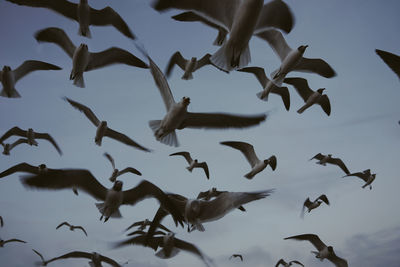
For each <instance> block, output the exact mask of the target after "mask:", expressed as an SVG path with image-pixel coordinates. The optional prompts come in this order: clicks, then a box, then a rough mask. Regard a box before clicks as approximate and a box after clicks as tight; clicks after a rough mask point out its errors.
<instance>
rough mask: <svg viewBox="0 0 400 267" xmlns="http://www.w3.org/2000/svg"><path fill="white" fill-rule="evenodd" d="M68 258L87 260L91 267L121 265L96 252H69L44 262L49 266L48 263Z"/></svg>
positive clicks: (116, 266)
mask: <svg viewBox="0 0 400 267" xmlns="http://www.w3.org/2000/svg"><path fill="white" fill-rule="evenodd" d="M68 258H86V259H89V260H90V262H89V265H90V266H92V267H101V266H102V265H101V263H102V262H105V263H108V264H110V265H111V266H115V267H120V266H121V265H120V264H119V263H118V262H116V261H115V260H113V259H111V258H108V257H106V256H103V255H101V254H99V253H97V252H92V253H89V252H83V251H73V252H69V253H67V254H64V255H61V256H58V257H55V258H52V259H50V260H48V261H45V263H46V264H49V263H50V262H53V261H57V260H62V259H68Z"/></svg>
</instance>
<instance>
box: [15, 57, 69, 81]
mask: <svg viewBox="0 0 400 267" xmlns="http://www.w3.org/2000/svg"><path fill="white" fill-rule="evenodd" d="M35 70H61V68H60V67H58V66H56V65H53V64H50V63H46V62H43V61H38V60H27V61H25V62H24V63H22V64H21V66H19V67H18V68H16V69H15V70H13V73H14V77H15V81H18V80H19V79H21V78H22V77H23V76H25V75H27V74H29V73H30V72H32V71H35Z"/></svg>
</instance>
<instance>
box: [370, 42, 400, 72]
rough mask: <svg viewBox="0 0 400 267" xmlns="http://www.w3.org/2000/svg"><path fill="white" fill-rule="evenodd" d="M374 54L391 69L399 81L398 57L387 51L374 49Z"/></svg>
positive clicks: (399, 63) (399, 57)
mask: <svg viewBox="0 0 400 267" xmlns="http://www.w3.org/2000/svg"><path fill="white" fill-rule="evenodd" d="M375 53H376V54H377V55H378V56H379V57H380V58H381V59H382V60H383V61H384V62H385V63H386V65H388V66H389V68H391V69H392V71H393V72H394V73H395V74H396V75H397V77H398V78H399V79H400V56H398V55H395V54H392V53H390V52H387V51H383V50H379V49H375Z"/></svg>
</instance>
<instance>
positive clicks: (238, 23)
mask: <svg viewBox="0 0 400 267" xmlns="http://www.w3.org/2000/svg"><path fill="white" fill-rule="evenodd" d="M153 7H154V9H156V10H158V11H164V10H167V9H170V8H177V9H182V10H188V11H193V12H195V13H196V14H197V15H200V16H202V17H203V18H204V20H207V21H211V22H212V23H207V24H208V25H209V26H213V24H214V25H218V26H219V27H222V28H224V29H225V30H226V31H227V32H229V38H228V40H227V41H226V42H225V43H224V44H223V45H222V47H221V48H220V49H219V50H218V51H217V52H216V53H215V54H214V55H212V56H211V58H210V60H211V62H212V63H213V64H214V65H216V66H217V67H218V68H221V69H223V70H226V71H230V70H232V69H236V68H243V67H245V66H246V65H247V64H248V63H249V62H250V49H249V41H250V39H251V37H252V35H253V34H257V33H258V32H262V31H264V30H265V29H266V28H270V27H276V28H279V29H282V30H284V31H286V32H290V30H291V29H292V27H293V15H292V13H291V11H290V9H289V7H288V6H287V5H286V4H285V3H284V2H283V1H281V0H273V1H271V2H269V3H267V4H265V5H264V0H247V1H241V0H232V1H215V0H203V1H201V4H199V2H198V1H197V0H173V1H171V0H157V1H155V2H154V3H153Z"/></svg>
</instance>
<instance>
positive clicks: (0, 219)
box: [0, 216, 4, 227]
mask: <svg viewBox="0 0 400 267" xmlns="http://www.w3.org/2000/svg"><path fill="white" fill-rule="evenodd" d="M0 226H1V227H3V226H4V221H3V217H1V216H0Z"/></svg>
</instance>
